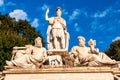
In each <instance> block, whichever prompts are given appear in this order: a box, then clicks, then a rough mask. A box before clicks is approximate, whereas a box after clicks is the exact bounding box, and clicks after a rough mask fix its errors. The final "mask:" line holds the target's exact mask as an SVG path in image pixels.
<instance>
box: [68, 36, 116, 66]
mask: <svg viewBox="0 0 120 80" xmlns="http://www.w3.org/2000/svg"><path fill="white" fill-rule="evenodd" d="M78 41H79V46H74V47H73V48H72V49H71V51H70V55H71V57H72V58H73V59H74V65H75V66H77V65H86V66H101V65H114V64H117V62H116V61H115V60H111V59H110V58H109V57H108V56H107V55H105V54H104V53H100V52H99V51H98V49H96V48H94V47H95V44H96V42H95V41H93V40H92V39H91V40H90V41H89V47H86V46H85V38H84V37H82V36H79V37H78Z"/></svg>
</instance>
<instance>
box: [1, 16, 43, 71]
mask: <svg viewBox="0 0 120 80" xmlns="http://www.w3.org/2000/svg"><path fill="white" fill-rule="evenodd" d="M38 36H40V37H41V38H42V35H41V34H40V31H36V30H35V28H33V27H32V26H31V25H30V23H29V22H28V21H26V20H19V21H18V22H16V21H15V19H14V18H11V17H9V15H2V14H0V71H1V70H3V69H4V66H5V60H10V59H11V56H12V54H11V52H12V49H13V47H14V46H25V45H26V44H31V45H34V39H35V38H36V37H38ZM42 39H43V38H42ZM42 43H43V46H45V42H44V41H43V42H42Z"/></svg>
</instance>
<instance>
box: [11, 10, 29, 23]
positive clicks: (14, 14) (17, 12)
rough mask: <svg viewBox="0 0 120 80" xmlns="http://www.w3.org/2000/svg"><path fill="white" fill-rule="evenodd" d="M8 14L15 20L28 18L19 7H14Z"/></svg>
mask: <svg viewBox="0 0 120 80" xmlns="http://www.w3.org/2000/svg"><path fill="white" fill-rule="evenodd" d="M9 15H10V17H12V18H15V19H16V21H19V20H26V19H28V18H27V13H26V12H24V11H23V10H20V9H16V10H14V11H13V12H10V13H9Z"/></svg>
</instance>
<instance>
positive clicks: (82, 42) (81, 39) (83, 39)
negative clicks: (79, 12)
mask: <svg viewBox="0 0 120 80" xmlns="http://www.w3.org/2000/svg"><path fill="white" fill-rule="evenodd" d="M78 41H79V46H82V47H83V46H85V38H84V37H83V36H78Z"/></svg>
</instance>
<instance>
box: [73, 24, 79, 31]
mask: <svg viewBox="0 0 120 80" xmlns="http://www.w3.org/2000/svg"><path fill="white" fill-rule="evenodd" d="M74 28H75V31H76V32H79V31H80V27H79V26H78V23H75V24H74Z"/></svg>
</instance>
